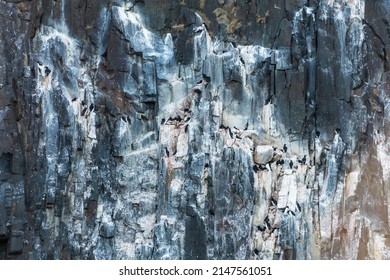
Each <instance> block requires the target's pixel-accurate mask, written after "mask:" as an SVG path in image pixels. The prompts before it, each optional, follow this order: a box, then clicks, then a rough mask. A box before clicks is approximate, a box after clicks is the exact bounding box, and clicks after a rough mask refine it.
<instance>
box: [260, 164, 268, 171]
mask: <svg viewBox="0 0 390 280" xmlns="http://www.w3.org/2000/svg"><path fill="white" fill-rule="evenodd" d="M259 169H260V170H267V171H268V168H267V167H266V166H265V165H264V164H260V165H259Z"/></svg>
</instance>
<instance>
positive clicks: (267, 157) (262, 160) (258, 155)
mask: <svg viewBox="0 0 390 280" xmlns="http://www.w3.org/2000/svg"><path fill="white" fill-rule="evenodd" d="M273 156H274V148H273V147H272V146H269V145H264V146H256V148H255V152H254V155H253V161H254V162H255V163H257V164H267V163H268V162H270V161H271V159H272V158H273Z"/></svg>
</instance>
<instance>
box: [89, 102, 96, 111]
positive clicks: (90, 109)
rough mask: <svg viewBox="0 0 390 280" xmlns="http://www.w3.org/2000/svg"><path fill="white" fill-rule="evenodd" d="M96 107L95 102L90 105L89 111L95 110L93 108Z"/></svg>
mask: <svg viewBox="0 0 390 280" xmlns="http://www.w3.org/2000/svg"><path fill="white" fill-rule="evenodd" d="M94 108H95V105H93V103H92V104H91V105H89V111H91V112H92V111H93V109H94Z"/></svg>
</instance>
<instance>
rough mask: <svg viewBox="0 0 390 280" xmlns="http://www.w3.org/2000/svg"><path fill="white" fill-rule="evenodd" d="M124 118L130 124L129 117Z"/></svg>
mask: <svg viewBox="0 0 390 280" xmlns="http://www.w3.org/2000/svg"><path fill="white" fill-rule="evenodd" d="M126 119H127V122H128V123H129V124H131V119H130V117H129V116H127V117H126Z"/></svg>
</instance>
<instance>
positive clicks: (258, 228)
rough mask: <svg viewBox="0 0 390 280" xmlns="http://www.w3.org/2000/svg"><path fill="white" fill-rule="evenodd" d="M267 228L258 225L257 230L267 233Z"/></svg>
mask: <svg viewBox="0 0 390 280" xmlns="http://www.w3.org/2000/svg"><path fill="white" fill-rule="evenodd" d="M265 229H266V228H265V226H263V225H258V226H257V230H259V231H261V232H263V231H265Z"/></svg>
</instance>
